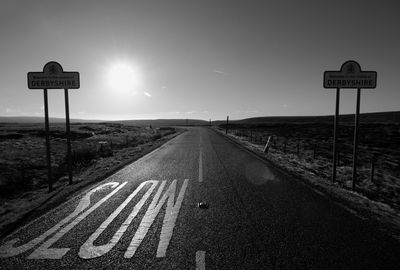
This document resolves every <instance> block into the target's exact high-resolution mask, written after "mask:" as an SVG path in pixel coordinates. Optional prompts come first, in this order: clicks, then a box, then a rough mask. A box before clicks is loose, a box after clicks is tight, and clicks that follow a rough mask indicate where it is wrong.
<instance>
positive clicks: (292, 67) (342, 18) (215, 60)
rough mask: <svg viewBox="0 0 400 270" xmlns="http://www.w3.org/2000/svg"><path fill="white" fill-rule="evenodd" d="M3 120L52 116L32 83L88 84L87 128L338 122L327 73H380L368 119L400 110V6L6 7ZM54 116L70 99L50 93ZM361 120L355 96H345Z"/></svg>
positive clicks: (74, 114)
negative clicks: (312, 119)
mask: <svg viewBox="0 0 400 270" xmlns="http://www.w3.org/2000/svg"><path fill="white" fill-rule="evenodd" d="M0 3H1V9H0V37H1V38H0V81H1V84H0V116H43V114H44V112H43V91H42V90H30V89H28V87H27V73H28V72H31V71H38V72H40V71H42V69H43V66H44V65H45V64H46V63H47V62H49V61H57V62H59V63H60V64H61V65H62V67H63V69H64V71H77V72H79V73H80V89H71V90H69V102H70V105H69V106H70V116H71V118H80V119H101V120H122V119H157V118H182V119H185V118H190V119H204V120H208V119H212V120H217V119H225V118H226V116H227V115H229V117H230V119H243V118H249V117H258V116H294V115H329V114H333V113H334V106H335V89H324V88H323V72H324V71H326V70H339V69H340V67H341V65H342V64H343V63H344V62H345V61H347V60H355V61H357V62H358V63H359V64H360V65H361V68H362V70H373V71H377V73H378V77H377V88H376V89H365V90H362V91H361V113H365V112H382V111H397V110H399V109H400V106H399V105H400V91H398V89H399V87H398V82H397V80H398V78H399V77H400V69H399V65H400V63H399V62H400V34H399V25H400V16H399V14H400V3H399V2H398V1H391V0H387V1H386V0H383V1H378V0H376V1H370V0H359V1H352V0H346V1H344V0H337V1H322V0H313V1H311V0H304V1H297V0H292V1H285V0H279V1H269V0H259V1H254V0H242V1H237V0H229V1H228V0H182V1H177V0H159V1H154V0H143V1H137V0H130V1H118V0H109V1H103V0H96V1H91V0H77V1H76V0H68V1H66V0H65V1H58V0H51V1H47V0H46V1H45V0H36V1H31V0H24V1H21V0H0ZM48 91H49V113H50V117H64V116H65V108H64V91H63V90H62V89H49V90H48ZM340 102H341V104H340V106H341V107H340V113H341V114H345V113H354V112H355V103H356V90H354V89H343V90H341V101H340Z"/></svg>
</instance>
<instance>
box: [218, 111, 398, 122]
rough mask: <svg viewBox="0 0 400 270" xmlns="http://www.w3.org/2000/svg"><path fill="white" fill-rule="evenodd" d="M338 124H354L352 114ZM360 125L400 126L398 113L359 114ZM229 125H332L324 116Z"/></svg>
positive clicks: (275, 117) (283, 118) (342, 117)
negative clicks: (386, 124) (381, 124)
mask: <svg viewBox="0 0 400 270" xmlns="http://www.w3.org/2000/svg"><path fill="white" fill-rule="evenodd" d="M339 121H340V123H342V124H343V123H349V124H350V123H354V114H343V115H339ZM360 122H361V123H388V124H389V123H391V124H400V111H395V112H377V113H362V114H360ZM225 123H226V121H214V122H213V125H223V124H225ZM229 123H231V124H238V125H264V124H266V125H268V124H269V125H270V124H285V123H287V124H296V123H297V124H301V123H303V124H305V123H308V124H312V123H333V115H324V116H269V117H268V116H267V117H254V118H247V119H242V120H232V121H229Z"/></svg>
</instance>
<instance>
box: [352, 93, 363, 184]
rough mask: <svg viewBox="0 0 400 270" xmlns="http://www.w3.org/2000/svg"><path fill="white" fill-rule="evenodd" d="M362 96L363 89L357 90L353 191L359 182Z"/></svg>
mask: <svg viewBox="0 0 400 270" xmlns="http://www.w3.org/2000/svg"><path fill="white" fill-rule="evenodd" d="M360 94H361V89H360V88H357V107H356V116H355V119H354V122H355V123H354V126H355V127H354V148H353V191H355V190H356V181H357V148H358V127H359V125H360V123H359V117H360Z"/></svg>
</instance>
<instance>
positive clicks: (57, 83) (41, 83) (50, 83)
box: [32, 80, 77, 88]
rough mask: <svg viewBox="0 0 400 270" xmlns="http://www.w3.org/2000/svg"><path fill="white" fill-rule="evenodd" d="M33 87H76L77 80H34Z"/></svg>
mask: <svg viewBox="0 0 400 270" xmlns="http://www.w3.org/2000/svg"><path fill="white" fill-rule="evenodd" d="M32 86H33V87H43V88H46V87H76V86H77V85H76V81H75V80H33V81H32Z"/></svg>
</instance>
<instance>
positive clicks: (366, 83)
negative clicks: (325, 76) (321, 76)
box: [327, 80, 374, 87]
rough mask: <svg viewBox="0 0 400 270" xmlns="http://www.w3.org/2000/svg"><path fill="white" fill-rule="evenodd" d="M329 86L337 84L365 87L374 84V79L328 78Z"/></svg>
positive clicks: (340, 85)
mask: <svg viewBox="0 0 400 270" xmlns="http://www.w3.org/2000/svg"><path fill="white" fill-rule="evenodd" d="M327 83H328V86H337V87H352V86H354V87H365V86H370V87H372V86H374V84H373V83H374V82H373V80H328V81H327Z"/></svg>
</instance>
